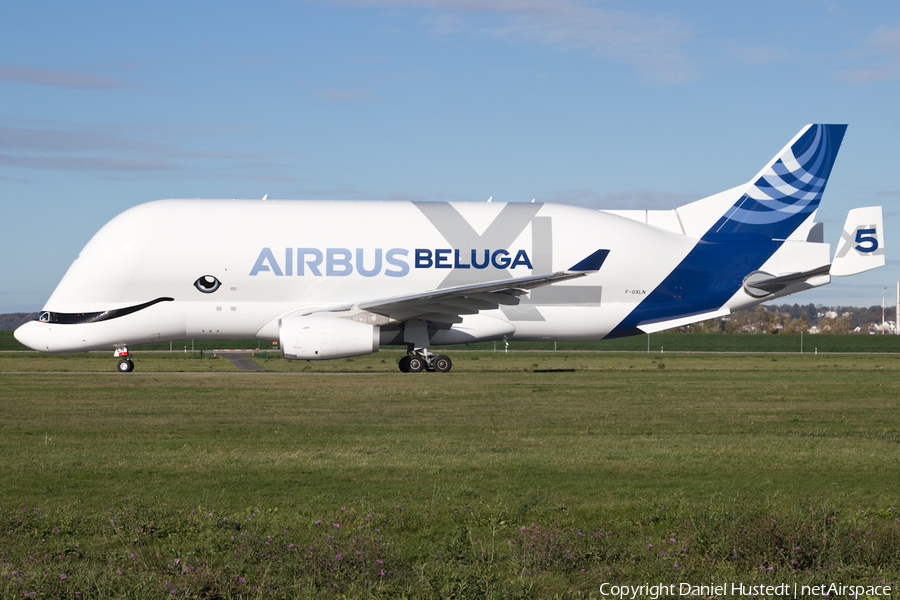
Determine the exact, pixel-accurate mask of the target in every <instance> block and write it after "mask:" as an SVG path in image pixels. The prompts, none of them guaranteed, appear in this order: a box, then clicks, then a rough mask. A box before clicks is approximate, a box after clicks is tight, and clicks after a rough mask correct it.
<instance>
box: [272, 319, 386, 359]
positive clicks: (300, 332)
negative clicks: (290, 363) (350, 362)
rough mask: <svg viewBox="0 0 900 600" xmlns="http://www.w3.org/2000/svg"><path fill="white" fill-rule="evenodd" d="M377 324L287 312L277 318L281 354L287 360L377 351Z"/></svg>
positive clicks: (357, 354) (324, 357) (340, 356)
mask: <svg viewBox="0 0 900 600" xmlns="http://www.w3.org/2000/svg"><path fill="white" fill-rule="evenodd" d="M379 330H380V328H379V327H378V326H377V325H372V324H370V323H360V322H357V321H350V320H348V319H339V318H336V317H328V316H319V315H312V316H302V317H301V316H287V317H284V318H282V319H281V321H280V322H279V332H278V337H279V341H280V343H281V355H282V356H284V357H285V358H287V359H291V360H324V359H329V358H345V357H347V356H359V355H361V354H371V353H373V352H378V347H379V335H380V331H379Z"/></svg>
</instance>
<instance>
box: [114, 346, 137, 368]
mask: <svg viewBox="0 0 900 600" xmlns="http://www.w3.org/2000/svg"><path fill="white" fill-rule="evenodd" d="M113 356H115V357H117V358H121V359H122V360H120V361H119V364H118V365H116V369H118V371H119V373H131V372H132V371H134V362H132V360H131V359H130V358H128V348H127V347H126V346H116V351H115V352H114V353H113Z"/></svg>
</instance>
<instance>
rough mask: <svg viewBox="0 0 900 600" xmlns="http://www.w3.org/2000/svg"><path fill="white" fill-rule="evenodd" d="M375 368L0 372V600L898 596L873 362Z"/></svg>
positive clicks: (892, 484) (44, 362)
mask: <svg viewBox="0 0 900 600" xmlns="http://www.w3.org/2000/svg"><path fill="white" fill-rule="evenodd" d="M399 356H400V354H399V353H379V354H375V355H371V356H367V357H360V358H356V359H347V360H340V361H329V362H324V363H305V362H303V363H298V362H288V361H284V360H282V359H274V358H270V359H266V358H262V357H257V358H256V359H255V360H257V362H258V363H259V364H260V365H262V366H263V368H264V369H266V371H268V372H264V373H260V374H245V373H240V372H238V371H237V369H235V368H234V367H233V366H232V365H231V363H230V362H229V361H227V360H226V359H223V358H218V357H217V358H213V357H210V356H208V355H207V354H206V353H204V357H203V358H202V359H201V358H199V357H196V358H191V357H190V355H184V354H172V355H170V354H168V353H163V354H157V353H144V354H138V355H137V356H136V361H137V365H138V368H137V371H135V372H134V373H131V374H119V373H115V372H113V371H112V368H113V366H114V363H115V360H114V359H113V358H112V356H108V355H106V354H102V355H101V354H89V355H73V356H70V357H47V356H44V355H37V354H8V355H0V410H2V414H3V415H4V418H3V419H2V420H0V455H2V457H3V459H2V463H0V465H2V466H0V597H4V598H5V597H23V590H26V591H27V590H32V591H35V590H36V591H39V592H40V596H38V597H52V596H54V595H56V596H59V597H89V598H90V597H101V598H105V597H117V596H118V595H120V594H124V595H125V596H126V597H130V598H133V597H139V598H144V597H147V598H151V597H157V598H158V597H162V596H163V595H165V596H166V597H170V596H172V594H171V591H172V590H173V589H174V590H175V591H176V592H177V593H176V594H174V597H193V598H247V597H265V598H268V597H277V598H280V597H284V598H289V597H323V598H324V597H335V596H341V595H343V596H346V597H359V596H369V597H434V598H449V597H457V598H482V597H496V598H500V597H522V598H545V597H554V596H557V597H592V596H597V595H598V594H599V590H600V585H601V584H602V583H603V582H604V581H608V582H613V583H616V584H626V583H627V584H631V585H639V584H643V583H647V582H651V583H652V582H664V583H679V582H682V581H689V582H694V583H707V584H708V583H709V582H712V581H739V582H753V583H773V582H781V581H788V582H799V583H806V584H818V583H826V584H827V583H830V582H831V581H837V582H840V583H845V584H850V583H862V582H870V581H871V580H872V578H874V579H875V580H889V581H897V580H898V576H900V521H898V520H897V519H898V518H900V515H898V514H897V512H898V511H896V510H895V507H898V502H900V483H898V477H897V473H898V469H900V452H898V450H900V378H898V370H900V356H894V355H878V356H870V355H825V354H822V353H820V354H819V355H818V356H815V355H804V356H799V355H713V354H669V353H665V354H662V355H661V354H659V353H653V354H650V355H648V354H646V353H644V354H636V353H620V354H617V353H603V354H596V353H579V352H571V353H564V352H557V353H552V352H534V353H528V352H516V353H510V354H503V353H496V354H494V353H492V352H483V353H479V352H458V353H455V354H453V358H454V370H453V371H452V372H451V373H449V374H443V375H439V374H406V375H404V374H401V373H399V372H397V371H396V360H397V359H398V358H399ZM312 368H315V369H327V370H329V371H343V372H344V374H340V373H334V372H328V371H326V372H321V373H301V372H294V371H296V370H303V369H312ZM569 368H572V369H575V371H574V372H559V371H557V372H535V371H536V370H554V369H569ZM220 369H221V370H222V371H231V372H228V373H226V372H221V373H217V372H211V371H214V370H220ZM66 370H69V371H97V372H96V373H88V374H80V373H64V372H62V371H66ZM12 371H16V372H22V371H24V372H25V373H23V374H13V373H11V372H12ZM179 371H181V372H180V373H179ZM187 371H200V372H193V373H190V372H187ZM35 509H36V510H35ZM317 521H319V523H318V524H317V523H316V522H317ZM335 523H339V524H340V525H341V526H340V527H339V528H338V527H335ZM329 536H331V537H329ZM232 537H234V539H232ZM670 540H675V541H674V542H673V541H670ZM76 544H77V546H76ZM685 550H686V551H685ZM357 552H358V554H357ZM663 553H664V554H663ZM132 555H133V556H132ZM337 555H341V557H340V558H337ZM175 559H178V562H175ZM378 561H381V562H378ZM675 565H678V568H677V569H676V568H675ZM770 569H771V570H770ZM382 570H383V571H384V572H385V574H384V575H381V571H382ZM45 571H46V573H45ZM13 572H16V573H18V574H19V575H15V576H14V575H12V573H13ZM23 573H24V574H26V575H27V577H26V578H25V579H22V578H21V574H23ZM62 575H66V577H65V578H62ZM7 576H8V577H7ZM242 580H243V581H242ZM254 587H255V588H256V589H255V590H254ZM76 591H83V592H84V594H85V596H74V593H75V592H76Z"/></svg>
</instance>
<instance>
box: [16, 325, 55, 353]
mask: <svg viewBox="0 0 900 600" xmlns="http://www.w3.org/2000/svg"><path fill="white" fill-rule="evenodd" d="M48 333H49V331H48V330H47V327H46V325H44V324H43V323H39V322H37V321H29V322H27V323H25V324H24V325H21V326H19V328H18V329H16V330H15V331H14V332H13V335H14V336H15V338H16V339H17V340H19V342H21V343H22V344H25V345H26V346H28V347H29V348H31V349H32V350H37V351H39V352H49V351H50V348H49V347H48V346H47V342H48V335H47V334H48Z"/></svg>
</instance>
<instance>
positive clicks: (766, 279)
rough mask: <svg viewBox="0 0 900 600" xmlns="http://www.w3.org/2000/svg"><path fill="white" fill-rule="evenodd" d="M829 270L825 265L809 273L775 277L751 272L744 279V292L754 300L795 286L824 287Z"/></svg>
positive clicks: (764, 273)
mask: <svg viewBox="0 0 900 600" xmlns="http://www.w3.org/2000/svg"><path fill="white" fill-rule="evenodd" d="M830 268H831V265H825V266H823V267H819V268H818V269H813V270H811V271H803V272H802V273H788V274H786V275H779V276H777V277H776V276H775V275H772V274H771V273H766V272H765V271H753V272H752V273H750V274H749V275H747V276H746V277H744V291H745V292H747V293H748V294H750V295H751V296H753V297H754V298H765V297H766V296H770V295H772V294H777V293H778V292H781V291H782V290H784V289H785V288H787V287H788V286H793V285H797V284H807V285H808V286H809V287H818V286H820V285H826V284H828V283H830V282H831V277H829V269H830Z"/></svg>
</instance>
